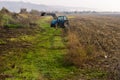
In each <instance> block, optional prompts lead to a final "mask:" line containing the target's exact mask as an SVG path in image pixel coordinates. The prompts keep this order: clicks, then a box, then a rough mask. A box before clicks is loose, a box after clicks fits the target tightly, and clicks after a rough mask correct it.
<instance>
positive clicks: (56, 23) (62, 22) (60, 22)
mask: <svg viewBox="0 0 120 80" xmlns="http://www.w3.org/2000/svg"><path fill="white" fill-rule="evenodd" d="M45 15H51V16H52V17H53V20H52V21H51V24H50V26H51V27H60V28H67V27H69V20H68V18H67V17H66V16H58V17H57V16H56V14H55V13H45V12H43V13H42V14H41V16H45Z"/></svg>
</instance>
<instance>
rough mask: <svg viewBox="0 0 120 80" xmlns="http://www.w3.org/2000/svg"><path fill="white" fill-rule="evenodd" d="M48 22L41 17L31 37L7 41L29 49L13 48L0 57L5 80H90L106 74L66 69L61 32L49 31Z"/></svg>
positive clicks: (64, 48)
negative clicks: (18, 43)
mask: <svg viewBox="0 0 120 80" xmlns="http://www.w3.org/2000/svg"><path fill="white" fill-rule="evenodd" d="M49 20H50V17H42V18H40V19H39V20H38V22H37V23H38V24H39V26H38V28H37V29H36V30H35V31H34V30H33V31H34V32H35V34H34V35H27V34H26V35H24V34H23V35H20V36H18V37H15V38H10V39H9V41H11V42H20V43H21V44H25V46H29V47H25V48H22V47H14V46H13V48H12V49H11V50H9V51H8V50H6V53H7V54H4V55H3V56H0V61H1V65H2V67H0V73H2V75H3V76H7V77H6V78H5V80H78V79H82V77H83V79H84V78H85V79H90V80H92V79H94V78H101V76H102V77H103V76H104V75H105V74H104V73H103V72H102V71H99V70H96V69H92V70H91V69H79V68H76V67H74V66H65V63H64V54H66V53H67V48H66V45H65V42H63V41H64V40H63V39H64V37H63V33H62V32H63V31H62V29H57V30H56V29H54V28H50V26H49ZM26 42H27V44H26ZM3 43H4V42H3V41H2V40H1V44H3ZM3 80H4V78H3Z"/></svg>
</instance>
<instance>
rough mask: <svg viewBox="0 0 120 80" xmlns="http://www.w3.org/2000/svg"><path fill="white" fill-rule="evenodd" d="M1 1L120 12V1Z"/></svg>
mask: <svg viewBox="0 0 120 80" xmlns="http://www.w3.org/2000/svg"><path fill="white" fill-rule="evenodd" d="M0 1H24V2H31V3H36V4H46V5H62V6H72V7H86V8H94V9H98V10H101V11H120V0H0Z"/></svg>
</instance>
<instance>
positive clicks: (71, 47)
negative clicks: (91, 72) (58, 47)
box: [65, 31, 96, 67]
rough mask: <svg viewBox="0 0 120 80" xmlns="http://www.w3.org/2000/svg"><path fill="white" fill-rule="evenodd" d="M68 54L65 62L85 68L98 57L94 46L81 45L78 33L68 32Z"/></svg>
mask: <svg viewBox="0 0 120 80" xmlns="http://www.w3.org/2000/svg"><path fill="white" fill-rule="evenodd" d="M67 47H68V53H67V54H66V56H65V62H66V63H67V64H69V65H75V66H77V67H83V66H85V64H87V63H89V62H90V61H92V60H94V58H95V57H96V54H95V50H94V48H93V46H91V45H87V46H83V45H81V43H80V40H79V37H78V35H77V33H76V32H73V31H68V44H67Z"/></svg>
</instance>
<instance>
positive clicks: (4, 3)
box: [0, 1, 95, 12]
mask: <svg viewBox="0 0 120 80" xmlns="http://www.w3.org/2000/svg"><path fill="white" fill-rule="evenodd" d="M16 6H17V7H16ZM2 7H6V8H7V9H9V10H10V11H14V12H19V10H20V8H27V9H28V10H31V9H36V10H39V11H84V10H85V11H86V10H87V11H89V10H93V11H94V10H95V9H90V8H84V7H65V6H50V5H43V4H33V3H26V2H14V1H0V8H2Z"/></svg>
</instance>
